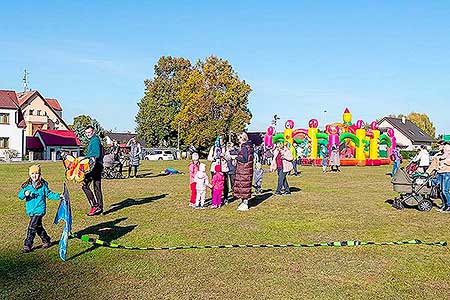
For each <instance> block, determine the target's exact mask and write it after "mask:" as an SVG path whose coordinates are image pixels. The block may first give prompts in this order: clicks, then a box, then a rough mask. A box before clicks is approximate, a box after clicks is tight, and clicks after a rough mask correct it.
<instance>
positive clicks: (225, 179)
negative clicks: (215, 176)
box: [221, 173, 229, 202]
mask: <svg viewBox="0 0 450 300" xmlns="http://www.w3.org/2000/svg"><path fill="white" fill-rule="evenodd" d="M228 191H229V185H228V173H223V200H224V201H227V200H228ZM221 202H222V201H221Z"/></svg>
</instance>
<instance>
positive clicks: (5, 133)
mask: <svg viewBox="0 0 450 300" xmlns="http://www.w3.org/2000/svg"><path fill="white" fill-rule="evenodd" d="M13 152H14V153H15V155H12V153H13ZM24 154H25V122H24V120H23V114H22V111H21V109H20V107H19V100H18V99H17V95H16V92H15V91H8V90H0V160H9V158H12V160H22V156H23V155H24ZM11 156H13V157H11ZM14 156H15V157H14Z"/></svg>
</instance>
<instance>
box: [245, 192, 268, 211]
mask: <svg viewBox="0 0 450 300" xmlns="http://www.w3.org/2000/svg"><path fill="white" fill-rule="evenodd" d="M272 195H273V193H265V194H259V195H256V196H255V197H253V198H252V199H251V200H250V201H249V202H248V207H249V208H251V207H256V206H258V205H260V204H261V203H263V202H264V201H266V200H267V199H269V198H270V197H271V196H272Z"/></svg>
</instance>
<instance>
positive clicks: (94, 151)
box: [81, 125, 104, 216]
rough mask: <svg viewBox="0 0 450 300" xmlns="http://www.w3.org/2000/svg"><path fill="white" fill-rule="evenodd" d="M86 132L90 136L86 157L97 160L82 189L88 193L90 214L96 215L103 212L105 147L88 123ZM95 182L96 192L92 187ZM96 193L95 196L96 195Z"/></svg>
mask: <svg viewBox="0 0 450 300" xmlns="http://www.w3.org/2000/svg"><path fill="white" fill-rule="evenodd" d="M84 132H85V134H86V136H87V137H88V138H89V145H88V153H87V154H86V157H87V158H89V159H92V160H94V161H95V163H94V167H93V168H92V171H91V172H89V173H88V174H86V176H85V177H84V181H83V185H82V187H81V189H82V190H83V192H84V194H85V195H86V197H87V199H88V201H89V205H90V206H91V209H90V210H89V212H88V216H95V215H99V214H101V213H103V194H102V171H103V155H104V153H103V147H102V143H101V142H100V138H99V137H98V136H97V135H96V134H95V130H94V127H92V125H88V126H87V127H86V129H85V131H84ZM91 183H93V184H94V193H92V190H91V188H90V185H91ZM94 194H95V196H94Z"/></svg>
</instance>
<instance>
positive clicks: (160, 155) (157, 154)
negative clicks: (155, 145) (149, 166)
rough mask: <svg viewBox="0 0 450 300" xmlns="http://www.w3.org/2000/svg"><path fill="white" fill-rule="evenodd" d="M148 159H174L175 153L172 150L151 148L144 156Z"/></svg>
mask: <svg viewBox="0 0 450 300" xmlns="http://www.w3.org/2000/svg"><path fill="white" fill-rule="evenodd" d="M144 159H146V160H174V157H173V153H172V151H170V150H151V151H150V152H149V153H148V154H147V155H145V156H144Z"/></svg>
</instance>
